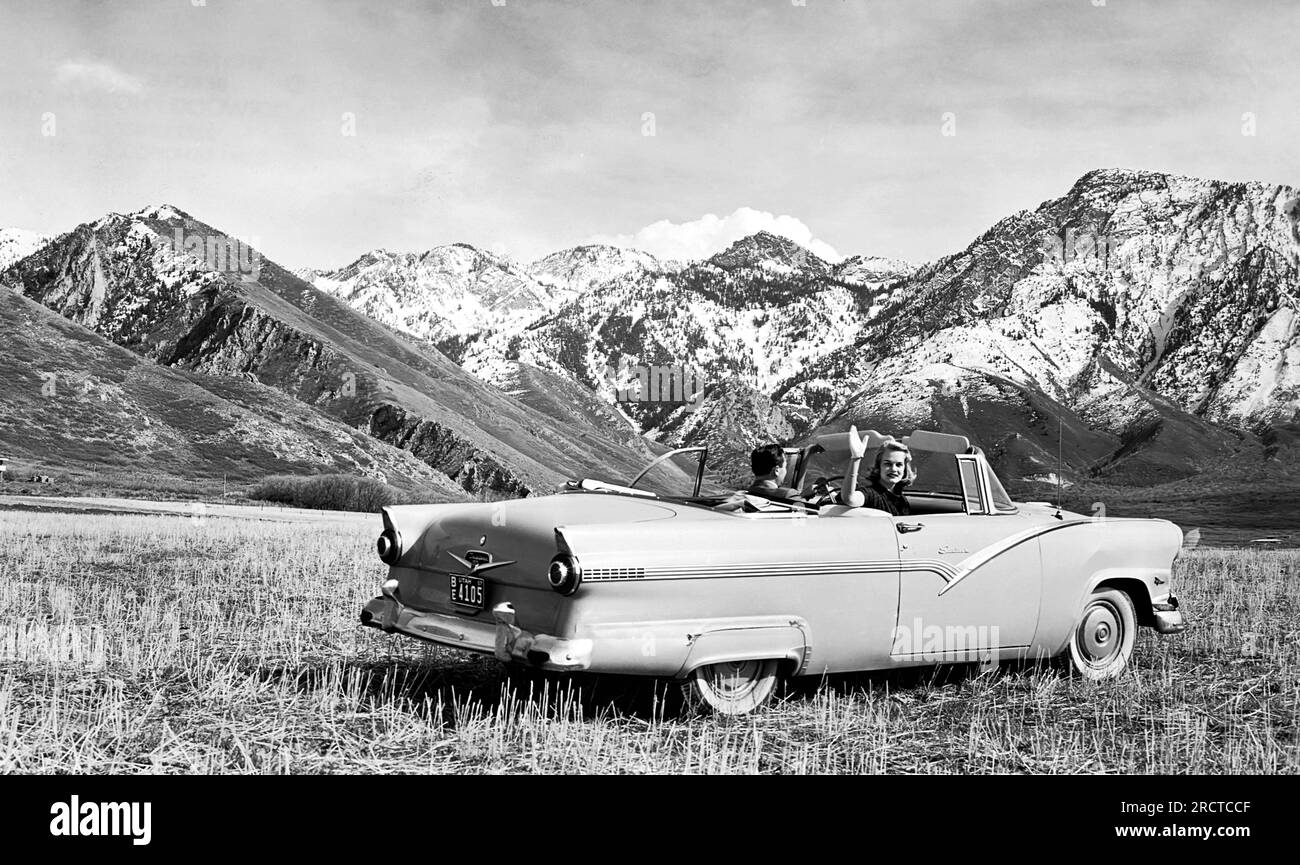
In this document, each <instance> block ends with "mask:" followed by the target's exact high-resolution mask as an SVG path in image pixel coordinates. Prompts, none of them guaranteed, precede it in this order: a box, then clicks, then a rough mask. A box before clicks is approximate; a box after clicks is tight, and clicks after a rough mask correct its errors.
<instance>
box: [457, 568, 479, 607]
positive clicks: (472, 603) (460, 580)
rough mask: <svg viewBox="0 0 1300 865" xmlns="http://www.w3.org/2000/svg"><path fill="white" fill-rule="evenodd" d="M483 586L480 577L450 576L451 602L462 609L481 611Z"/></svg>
mask: <svg viewBox="0 0 1300 865" xmlns="http://www.w3.org/2000/svg"><path fill="white" fill-rule="evenodd" d="M483 596H484V584H483V578H482V577H469V576H464V575H461V574H452V575H451V602H452V603H453V604H457V605H459V606H462V607H473V608H474V609H476V610H481V609H483Z"/></svg>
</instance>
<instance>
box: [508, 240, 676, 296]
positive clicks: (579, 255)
mask: <svg viewBox="0 0 1300 865" xmlns="http://www.w3.org/2000/svg"><path fill="white" fill-rule="evenodd" d="M674 269H677V268H673V267H671V266H665V265H664V264H663V263H662V262H660V261H659V260H658V259H657V258H655V257H654V256H653V255H651V254H650V253H648V252H642V251H641V250H639V249H624V248H623V247H619V246H607V245H603V244H594V245H588V246H575V247H573V248H572V249H562V250H560V251H559V252H553V253H551V254H550V255H548V256H546V257H544V258H539V259H538V260H537V261H534V262H533V263H532V264H530V265H528V273H529V274H530V275H531V276H532V277H533V279H535V280H537V281H538V282H539V283H541V284H542V285H545V286H546V287H547V288H548V289H550V294H551V299H552V301H553V303H554V305H555V306H559V305H561V304H563V303H565V302H567V301H569V300H572V299H573V298H574V297H575V296H576V295H578V294H582V293H584V292H586V291H589V290H590V289H591V288H592V287H593V286H596V285H599V284H601V283H605V282H610V281H612V280H616V279H624V278H627V277H628V276H631V275H633V274H638V273H660V272H663V271H666V270H674Z"/></svg>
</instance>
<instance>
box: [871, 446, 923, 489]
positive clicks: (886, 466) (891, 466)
mask: <svg viewBox="0 0 1300 865" xmlns="http://www.w3.org/2000/svg"><path fill="white" fill-rule="evenodd" d="M870 478H871V480H873V481H874V480H876V479H877V478H879V479H880V482H881V484H883V485H884V486H885V487H886V488H888V489H891V490H892V489H893V488H894V487H895V486H896V485H897V484H899V483H902V484H904V485H907V484H910V483H911V482H912V481H914V480H916V469H914V468H912V452H911V451H910V450H908V447H907V445H905V444H903V443H902V442H886V443H885V444H883V445H881V446H880V450H878V451H876V464H875V466H874V467H872V469H871V475H870Z"/></svg>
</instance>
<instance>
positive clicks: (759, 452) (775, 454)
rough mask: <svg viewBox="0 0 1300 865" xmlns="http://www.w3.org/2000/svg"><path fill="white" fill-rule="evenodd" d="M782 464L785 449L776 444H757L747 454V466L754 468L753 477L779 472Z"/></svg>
mask: <svg viewBox="0 0 1300 865" xmlns="http://www.w3.org/2000/svg"><path fill="white" fill-rule="evenodd" d="M784 465H785V451H784V450H782V449H781V446H780V445H778V444H768V445H759V446H758V447H756V448H754V451H753V453H751V454H750V455H749V467H750V468H751V469H753V470H754V477H759V478H761V477H763V476H764V475H770V474H772V473H773V472H778V473H779V471H780V469H781V468H782V467H783V466H784Z"/></svg>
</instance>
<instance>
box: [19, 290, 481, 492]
mask: <svg viewBox="0 0 1300 865" xmlns="http://www.w3.org/2000/svg"><path fill="white" fill-rule="evenodd" d="M0 330H3V332H4V333H5V335H6V338H5V339H4V340H0V369H4V371H5V375H4V376H0V447H2V448H3V450H4V452H5V453H6V454H7V455H8V456H10V457H13V458H14V459H16V460H18V461H35V462H39V463H41V464H44V465H52V464H53V465H59V466H62V467H64V468H66V469H73V470H78V469H81V470H97V471H112V470H114V469H120V470H129V471H132V472H141V473H156V474H162V475H171V476H174V477H183V478H204V477H206V478H215V479H221V478H222V477H223V476H228V477H229V479H230V480H231V481H235V482H239V481H245V482H252V481H259V480H261V479H262V478H263V477H265V476H266V475H272V474H282V473H289V474H298V473H304V474H316V473H323V472H341V473H346V474H358V475H364V476H367V477H373V478H377V479H379V480H383V481H386V482H388V483H390V484H392V485H394V486H397V487H400V488H402V489H406V490H419V491H421V492H422V493H424V494H426V495H428V496H429V497H430V498H431V499H434V500H440V501H456V500H463V499H465V498H467V497H468V496H467V494H466V492H465V491H464V490H463V489H461V488H460V487H458V486H456V485H455V484H453V483H452V482H451V481H450V480H449V479H448V478H447V476H446V475H444V474H442V473H441V472H438V471H436V470H434V469H432V468H430V467H429V466H427V465H425V464H424V463H422V462H420V461H419V460H417V459H415V458H414V457H413V456H411V455H410V454H408V453H406V452H405V451H402V450H398V449H397V448H394V447H391V446H389V445H386V444H384V443H383V442H379V441H376V440H375V439H373V438H372V437H370V436H368V435H366V434H365V433H363V432H360V431H358V430H355V429H351V428H350V427H348V426H346V425H344V424H342V423H339V422H338V421H335V420H332V419H330V418H329V417H327V416H325V415H322V414H321V413H319V412H317V411H315V410H313V409H311V408H310V407H308V406H305V405H303V404H301V403H299V402H298V401H296V400H294V399H292V398H291V397H289V396H287V395H285V394H283V393H281V392H279V391H278V390H276V389H274V388H270V387H266V386H265V385H261V384H254V383H253V382H250V381H248V380H246V379H242V378H228V377H220V376H209V375H204V374H202V373H195V372H190V371H187V370H179V369H168V368H165V367H160V366H158V365H156V364H153V363H151V362H149V361H147V360H145V359H144V358H142V357H140V356H139V355H137V354H135V353H134V352H131V351H128V350H127V349H124V348H121V347H120V346H116V345H114V344H112V343H111V342H109V341H108V340H106V339H104V338H103V337H101V336H99V335H97V334H95V333H93V332H92V331H90V330H87V329H86V328H84V327H82V326H80V325H78V324H75V323H74V322H71V321H68V320H67V319H65V318H63V317H61V316H59V315H58V314H56V313H54V312H51V311H50V310H48V309H46V308H45V307H43V306H41V305H40V304H38V303H35V302H34V301H31V300H28V299H27V298H25V297H23V296H21V295H19V294H15V293H14V292H12V291H9V290H7V289H0Z"/></svg>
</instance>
